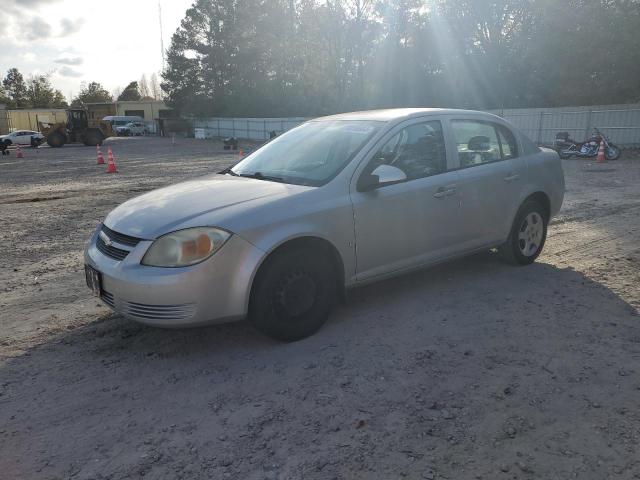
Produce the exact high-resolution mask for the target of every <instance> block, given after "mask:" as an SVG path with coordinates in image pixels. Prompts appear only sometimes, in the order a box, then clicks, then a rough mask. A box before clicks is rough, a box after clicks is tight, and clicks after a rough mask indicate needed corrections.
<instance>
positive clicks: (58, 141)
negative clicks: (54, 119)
mask: <svg viewBox="0 0 640 480" xmlns="http://www.w3.org/2000/svg"><path fill="white" fill-rule="evenodd" d="M64 142H65V138H64V135H62V134H61V133H59V132H53V133H50V134H49V135H47V143H48V144H49V146H50V147H52V148H60V147H61V146H63V145H64Z"/></svg>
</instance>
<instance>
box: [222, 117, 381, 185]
mask: <svg viewBox="0 0 640 480" xmlns="http://www.w3.org/2000/svg"><path fill="white" fill-rule="evenodd" d="M381 125H382V122H377V121H363V120H326V121H317V122H308V123H305V124H302V125H300V126H299V127H297V128H294V129H293V130H289V131H288V132H287V133H285V134H283V135H282V136H280V137H276V138H275V139H274V140H272V141H271V142H269V143H268V144H266V145H265V146H264V147H262V148H260V149H259V150H257V151H256V152H254V153H253V154H251V155H249V156H248V157H247V158H245V159H244V160H242V161H241V162H240V163H238V164H237V165H236V166H234V167H233V168H232V169H231V172H230V173H231V174H235V175H241V176H248V177H253V178H258V179H260V180H271V181H279V182H283V183H293V184H297V185H311V186H320V185H324V184H325V183H327V182H328V181H329V180H331V179H332V178H333V177H335V176H336V175H337V174H338V173H339V172H340V171H341V170H342V169H343V168H344V167H345V166H346V165H347V164H348V163H349V161H351V159H352V158H353V157H354V156H355V155H356V153H358V151H359V150H360V149H361V148H362V147H363V146H364V144H365V143H366V142H367V141H368V140H369V139H370V138H371V136H372V135H373V134H374V133H375V132H376V131H377V130H378V129H379V128H380V126H381Z"/></svg>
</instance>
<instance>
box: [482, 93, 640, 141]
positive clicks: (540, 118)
mask: <svg viewBox="0 0 640 480" xmlns="http://www.w3.org/2000/svg"><path fill="white" fill-rule="evenodd" d="M491 113H495V114H496V115H500V116H501V117H503V118H505V119H506V120H508V121H509V122H511V123H513V124H514V125H515V126H516V127H518V128H519V129H520V130H522V131H523V132H524V133H525V134H526V135H527V136H528V137H529V138H531V140H533V141H534V142H536V143H538V144H539V145H552V144H553V140H554V139H555V136H556V133H557V132H569V134H570V135H571V137H572V138H573V139H574V140H584V139H585V138H587V137H588V136H589V135H590V134H591V132H592V130H593V128H594V127H597V128H598V129H599V130H600V131H601V132H602V133H604V134H605V135H607V136H608V137H609V138H610V139H611V141H612V142H613V143H615V144H616V145H618V146H620V147H638V146H640V104H637V103H634V104H625V105H592V106H585V107H564V108H521V109H509V110H492V111H491Z"/></svg>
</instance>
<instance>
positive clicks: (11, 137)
mask: <svg viewBox="0 0 640 480" xmlns="http://www.w3.org/2000/svg"><path fill="white" fill-rule="evenodd" d="M31 137H33V138H34V141H35V143H36V144H37V145H40V144H41V143H42V142H44V135H42V134H41V133H40V132H35V131H33V130H16V131H15V132H11V133H8V134H6V135H0V141H1V142H4V144H5V145H7V146H9V145H20V146H25V145H27V146H30V145H31Z"/></svg>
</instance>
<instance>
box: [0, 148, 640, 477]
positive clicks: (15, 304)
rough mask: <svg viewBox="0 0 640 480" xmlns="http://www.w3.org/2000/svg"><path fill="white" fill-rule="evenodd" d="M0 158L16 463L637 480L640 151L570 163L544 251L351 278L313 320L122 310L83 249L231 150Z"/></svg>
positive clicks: (59, 469) (3, 382) (2, 377)
mask: <svg viewBox="0 0 640 480" xmlns="http://www.w3.org/2000/svg"><path fill="white" fill-rule="evenodd" d="M107 145H111V146H112V147H113V151H114V153H115V155H116V161H117V162H118V168H119V170H120V173H118V174H116V175H107V174H105V173H103V172H104V168H103V167H98V166H96V165H95V150H94V149H92V148H87V147H82V146H65V147H64V148H62V149H58V150H54V149H49V148H41V149H39V150H37V151H34V150H31V149H26V150H25V154H26V158H25V159H24V160H18V159H16V158H15V156H14V155H12V156H10V157H1V158H0V242H1V244H2V248H1V249H0V266H1V267H2V268H1V270H0V332H1V335H0V478H2V479H27V478H28V479H62V478H65V479H66V478H73V479H125V478H126V479H129V478H140V477H143V476H144V477H145V478H159V479H169V478H171V479H174V478H175V479H178V478H184V479H227V478H229V479H243V480H244V479H248V480H252V479H256V480H261V479H401V478H408V479H445V478H448V479H467V478H469V479H491V480H493V479H498V480H500V479H530V478H536V479H545V480H547V479H565V478H567V479H568V478H579V479H598V480H601V479H608V478H612V479H617V478H620V479H631V478H640V445H639V442H640V410H639V409H638V405H639V399H640V327H639V323H638V320H639V314H638V309H639V308H640V288H639V287H638V285H639V281H640V242H639V240H640V186H639V185H640V160H639V159H638V158H637V157H634V156H632V155H627V156H626V158H625V157H623V159H622V160H619V161H616V162H612V163H609V164H607V165H605V166H604V167H602V166H598V165H595V164H593V163H592V162H589V161H584V160H568V161H565V162H564V168H565V174H566V178H567V189H568V192H567V197H566V200H565V205H564V207H563V210H562V212H561V214H560V216H559V217H558V218H556V219H555V220H554V221H553V224H552V226H551V227H550V230H549V239H548V243H547V246H546V250H545V252H544V253H543V255H542V256H541V257H540V260H539V261H538V262H537V264H535V265H533V266H530V267H523V268H516V267H511V266H509V265H506V264H505V263H503V262H502V261H500V260H499V259H498V258H497V257H496V255H495V254H492V253H490V252H488V253H486V254H481V255H476V256H473V257H469V258H466V259H463V260H460V261H456V262H454V263H450V264H447V265H443V266H440V267H437V268H433V269H430V270H426V271H423V272H420V273H417V274H413V275H410V276H406V277H402V278H398V279H395V280H391V281H386V282H383V283H379V284H376V285H372V286H368V287H365V288H361V289H358V290H355V291H353V292H352V293H351V294H350V299H349V302H348V303H347V304H346V305H343V306H341V307H339V309H338V310H337V311H336V313H335V314H334V315H333V317H332V319H331V320H330V322H329V323H328V324H327V325H326V326H325V328H323V329H322V330H321V331H320V332H319V333H318V334H316V335H315V336H313V337H311V338H309V339H306V340H304V341H300V342H297V343H293V344H280V343H276V342H274V341H271V340H269V339H267V338H265V337H262V336H260V335H259V334H257V333H255V332H254V331H253V330H252V329H251V328H249V327H248V326H247V325H245V324H243V323H236V324H229V325H222V326H214V327H209V328H201V329H195V330H183V331H165V330H158V329H154V328H148V327H144V326H140V325H137V324H134V323H130V322H128V321H125V320H123V319H122V318H121V317H119V316H117V315H115V314H112V313H110V311H109V310H108V309H107V308H106V307H103V306H101V305H100V304H98V303H97V302H96V300H95V299H94V298H93V297H92V296H91V294H90V292H89V291H88V290H87V288H86V286H85V284H84V277H83V269H82V268H83V266H82V248H83V244H84V242H85V241H86V239H87V238H88V237H89V235H90V233H91V231H92V230H93V229H94V228H95V226H96V224H97V223H98V221H100V220H101V219H102V218H104V216H105V215H106V214H107V212H108V211H109V210H111V209H112V208H113V207H115V206H116V205H117V204H118V203H120V202H122V201H124V200H126V199H127V198H130V197H132V196H134V195H137V194H139V193H141V192H145V191H147V190H150V189H153V188H156V187H159V186H163V185H166V184H169V183H174V182H176V181H179V180H181V179H185V178H189V177H194V176H197V175H200V174H204V173H209V172H215V171H219V170H220V169H221V168H222V167H224V166H226V165H228V164H230V163H232V162H233V161H234V160H235V157H234V156H233V155H224V154H223V153H222V152H221V150H220V145H219V144H215V143H213V142H204V141H195V140H185V139H180V140H178V141H177V145H176V146H172V145H171V142H170V140H166V139H158V138H126V139H111V140H109V141H108V142H107Z"/></svg>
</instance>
